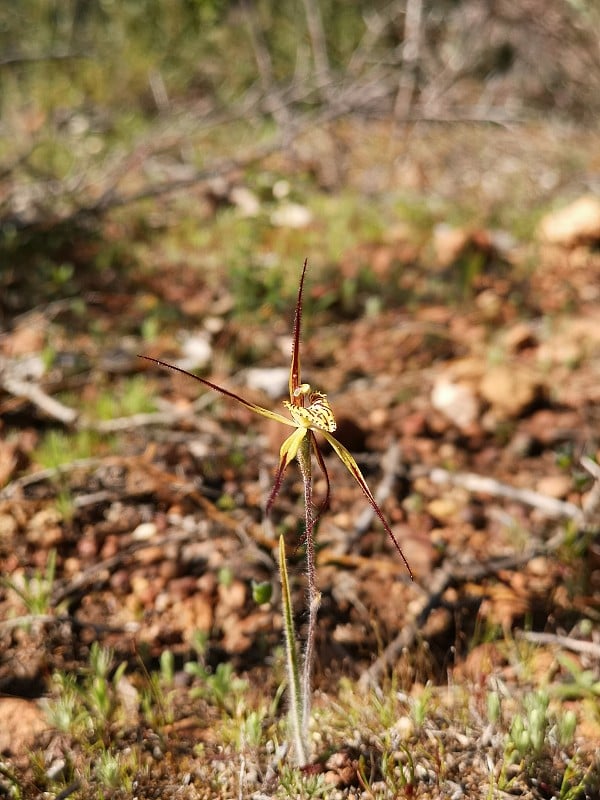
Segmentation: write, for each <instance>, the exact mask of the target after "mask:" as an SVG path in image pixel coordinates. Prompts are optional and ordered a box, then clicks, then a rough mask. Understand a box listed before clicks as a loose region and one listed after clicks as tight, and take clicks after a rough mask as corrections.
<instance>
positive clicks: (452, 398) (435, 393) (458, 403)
mask: <svg viewBox="0 0 600 800" xmlns="http://www.w3.org/2000/svg"><path fill="white" fill-rule="evenodd" d="M431 404H432V405H433V407H434V408H436V409H437V410H438V411H440V412H441V413H442V414H443V415H444V416H445V417H446V418H447V419H449V420H450V421H451V422H454V423H455V424H456V425H457V426H458V427H459V428H467V427H469V426H470V425H472V424H473V423H474V422H475V421H476V420H477V418H478V416H479V403H478V401H477V397H476V395H475V391H474V390H473V388H472V387H471V386H469V385H468V384H466V383H455V382H454V381H452V379H451V378H449V377H448V376H447V375H440V377H439V378H438V379H437V381H436V382H435V384H434V387H433V390H432V392H431Z"/></svg>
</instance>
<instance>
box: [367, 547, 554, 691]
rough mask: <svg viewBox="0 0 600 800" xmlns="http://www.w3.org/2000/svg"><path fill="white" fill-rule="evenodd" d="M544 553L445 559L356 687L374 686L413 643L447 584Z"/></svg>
mask: <svg viewBox="0 0 600 800" xmlns="http://www.w3.org/2000/svg"><path fill="white" fill-rule="evenodd" d="M544 552H545V549H544V548H538V549H533V550H531V551H529V552H527V553H525V554H521V555H519V556H518V557H514V556H509V557H506V558H497V559H491V560H490V561H488V562H486V563H484V564H481V563H479V562H475V561H473V562H471V563H468V564H464V565H457V564H456V563H454V562H453V561H448V562H447V563H446V564H444V565H443V566H441V567H440V568H439V569H438V570H436V571H435V572H434V573H433V575H432V576H431V578H430V580H429V581H428V591H424V592H423V595H422V597H421V598H420V600H417V601H416V602H415V603H414V604H411V608H412V609H413V611H412V613H411V615H410V619H409V621H408V622H407V623H406V624H405V625H404V626H403V628H402V630H401V631H400V633H399V634H398V635H397V636H396V638H395V639H394V640H393V641H392V642H390V644H389V645H388V646H387V647H386V648H385V650H384V652H383V653H382V654H381V656H379V658H378V659H377V660H376V661H374V662H373V664H371V666H370V667H369V669H368V670H367V671H366V672H365V673H363V675H362V676H361V677H360V680H359V681H358V686H359V689H361V690H362V691H367V690H368V689H369V688H371V687H374V686H377V685H378V683H379V681H380V679H381V676H382V675H383V673H384V672H385V670H386V669H389V668H390V667H391V666H392V665H393V664H394V663H395V662H396V660H397V659H398V656H400V654H401V653H402V651H403V650H406V649H408V648H410V647H412V646H413V645H414V643H415V642H416V641H417V639H418V637H419V632H420V631H421V630H422V628H423V626H424V624H425V623H426V621H427V619H428V617H429V615H430V614H431V612H432V611H433V610H434V609H435V608H437V607H438V606H439V605H440V604H441V600H442V595H443V594H444V592H445V591H446V589H448V588H449V586H451V585H453V584H458V583H461V582H464V581H467V580H469V581H478V580H482V579H483V578H485V577H487V576H488V575H494V574H495V573H497V572H498V571H499V570H506V569H516V568H517V567H520V566H522V565H523V564H527V563H528V562H529V561H530V560H531V559H532V558H534V557H535V556H537V555H540V554H542V553H544Z"/></svg>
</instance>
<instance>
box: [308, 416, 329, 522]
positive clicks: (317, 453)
mask: <svg viewBox="0 0 600 800" xmlns="http://www.w3.org/2000/svg"><path fill="white" fill-rule="evenodd" d="M310 441H311V444H312V448H313V452H314V454H315V456H316V459H317V464H318V465H319V468H320V470H321V472H322V473H323V476H324V477H325V485H326V490H325V499H324V500H323V502H322V503H321V505H320V506H319V510H318V511H317V513H316V516H315V523H316V522H318V521H319V520H320V519H321V515H322V514H323V512H324V511H325V510H326V509H327V507H328V506H329V497H330V495H331V483H330V482H329V473H328V472H327V465H326V464H325V459H324V458H323V453H322V452H321V448H320V447H319V443H318V442H317V437H316V436H315V434H314V433H313V432H312V431H310Z"/></svg>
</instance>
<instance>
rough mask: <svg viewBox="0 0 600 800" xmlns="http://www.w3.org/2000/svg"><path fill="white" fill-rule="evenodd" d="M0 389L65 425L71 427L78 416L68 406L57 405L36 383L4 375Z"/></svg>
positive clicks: (56, 401) (57, 402)
mask: <svg viewBox="0 0 600 800" xmlns="http://www.w3.org/2000/svg"><path fill="white" fill-rule="evenodd" d="M2 388H3V389H5V391H7V392H8V393H9V394H12V395H14V396H15V397H26V398H27V399H28V400H30V401H31V402H32V403H33V404H34V405H35V406H37V407H38V408H39V409H41V410H42V411H43V412H44V413H45V414H48V416H50V417H53V418H54V419H58V420H59V421H60V422H62V423H64V424H65V425H73V424H74V422H75V421H76V419H77V417H78V416H79V413H78V412H77V411H75V409H74V408H69V406H66V405H64V404H63V403H59V401H58V400H55V399H54V397H50V395H49V394H46V392H45V391H44V390H43V389H42V388H41V387H40V386H39V385H38V384H37V383H33V382H31V381H23V380H21V379H20V378H11V377H9V376H8V375H5V376H4V377H3V378H2Z"/></svg>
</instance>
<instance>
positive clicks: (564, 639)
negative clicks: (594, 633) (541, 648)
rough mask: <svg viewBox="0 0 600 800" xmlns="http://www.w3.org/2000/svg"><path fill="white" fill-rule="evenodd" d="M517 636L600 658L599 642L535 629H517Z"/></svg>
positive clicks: (536, 642)
mask: <svg viewBox="0 0 600 800" xmlns="http://www.w3.org/2000/svg"><path fill="white" fill-rule="evenodd" d="M517 636H518V637H519V638H520V639H525V640H526V641H528V642H534V643H535V644H555V645H557V646H558V647H562V648H564V649H565V650H571V651H572V652H573V653H582V654H584V655H589V656H593V657H594V658H598V659H600V644H597V643H596V642H586V641H583V640H582V639H573V638H572V637H571V636H561V635H560V634H558V633H536V631H518V632H517Z"/></svg>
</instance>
